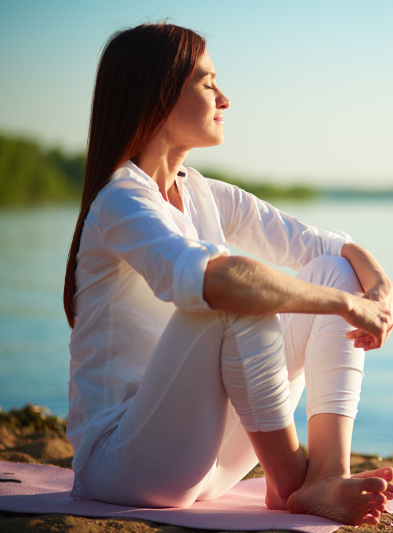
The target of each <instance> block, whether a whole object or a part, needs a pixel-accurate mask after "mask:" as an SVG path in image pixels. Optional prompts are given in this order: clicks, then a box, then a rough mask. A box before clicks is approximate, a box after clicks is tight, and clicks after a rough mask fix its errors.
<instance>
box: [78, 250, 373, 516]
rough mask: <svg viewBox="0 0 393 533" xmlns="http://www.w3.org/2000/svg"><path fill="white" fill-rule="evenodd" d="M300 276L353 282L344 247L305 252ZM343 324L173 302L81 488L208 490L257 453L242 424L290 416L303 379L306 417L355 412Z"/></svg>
mask: <svg viewBox="0 0 393 533" xmlns="http://www.w3.org/2000/svg"><path fill="white" fill-rule="evenodd" d="M298 277H299V278H300V279H302V280H305V281H310V282H312V283H316V284H319V285H324V286H329V287H335V288H337V289H341V290H345V291H347V292H350V293H353V294H361V287H360V285H359V282H358V280H357V277H356V275H355V274H354V271H353V270H352V267H351V265H350V264H349V263H348V262H347V261H346V260H345V259H343V258H341V257H330V256H327V257H321V258H318V259H314V260H313V261H311V262H310V263H309V264H308V265H307V266H306V267H305V268H304V269H303V270H302V271H301V272H300V273H299V275H298ZM350 329H351V327H350V326H349V325H348V324H347V323H346V322H345V321H344V320H343V319H342V318H340V317H338V316H333V315H305V314H283V315H280V316H278V315H269V316H265V317H257V316H237V315H232V314H227V313H224V312H221V311H208V312H204V313H190V312H185V311H182V310H177V311H176V312H175V313H174V315H173V317H172V318H171V320H170V322H169V324H168V326H167V328H166V330H165V332H164V333H163V335H162V338H161V340H160V342H159V343H158V345H157V348H156V351H155V353H154V355H153V357H152V359H151V362H150V363H149V366H148V368H147V370H146V373H145V375H144V377H143V380H142V383H141V385H140V387H139V389H138V392H137V394H136V395H135V397H134V399H133V401H132V402H131V404H130V407H129V409H128V411H127V412H126V413H125V414H124V416H123V417H122V419H121V421H120V424H119V426H118V427H117V428H115V429H114V430H112V431H111V432H110V433H108V434H106V435H105V436H104V437H103V438H102V439H101V441H100V442H99V443H97V444H96V445H95V446H94V447H93V450H92V454H91V457H90V459H89V460H88V462H87V463H86V465H85V466H84V467H83V469H82V470H81V472H80V474H79V476H80V481H81V483H82V485H83V486H84V488H85V490H86V492H87V493H88V494H89V495H90V496H91V497H92V498H95V499H98V500H102V501H106V502H109V503H117V504H123V505H130V506H144V507H187V506H189V505H191V504H192V503H193V502H194V501H195V500H198V499H199V500H206V499H215V498H217V497H219V496H220V495H222V494H224V493H225V492H227V491H228V490H229V489H230V488H231V487H232V486H233V485H235V484H236V483H237V482H238V481H240V480H241V479H242V478H243V477H244V476H245V475H246V474H247V473H248V472H249V471H250V470H251V469H252V468H253V467H254V466H255V465H256V464H257V462H258V460H257V458H256V455H255V453H254V451H253V448H252V446H251V443H250V441H249V439H248V437H247V433H246V431H245V430H247V431H273V430H277V429H282V428H284V427H287V426H288V425H289V424H290V423H291V422H292V420H293V411H294V409H295V408H296V406H297V403H298V401H299V399H300V396H301V394H302V391H303V388H304V384H305V383H306V386H307V415H308V418H310V417H312V416H313V415H315V414H320V413H336V414H340V415H345V416H348V417H352V418H355V415H356V412H357V404H358V401H359V394H360V387H361V380H362V376H363V362H364V352H363V350H362V349H355V348H354V347H353V342H352V341H350V340H347V339H345V333H346V332H347V331H349V330H350Z"/></svg>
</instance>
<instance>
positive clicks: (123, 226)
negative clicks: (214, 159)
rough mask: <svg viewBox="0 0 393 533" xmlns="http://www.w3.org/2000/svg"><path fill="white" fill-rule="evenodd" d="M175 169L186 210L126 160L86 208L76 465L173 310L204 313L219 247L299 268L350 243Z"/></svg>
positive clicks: (125, 399)
mask: <svg viewBox="0 0 393 533" xmlns="http://www.w3.org/2000/svg"><path fill="white" fill-rule="evenodd" d="M182 170H183V171H184V172H185V173H186V176H185V177H184V178H180V177H178V180H177V185H178V188H179V191H180V194H181V197H182V201H183V206H184V214H183V213H182V212H181V211H179V210H178V209H176V208H175V207H173V206H172V205H171V204H170V203H168V202H166V201H165V200H164V199H163V197H162V195H161V193H160V192H159V189H158V186H157V184H156V182H155V181H154V180H152V179H151V178H150V177H149V176H147V174H145V173H144V172H143V171H142V170H140V169H139V168H138V167H137V166H136V165H134V164H133V163H131V162H127V163H125V164H124V165H123V166H122V167H121V168H119V169H118V170H117V171H116V172H115V173H114V174H113V176H112V178H111V180H110V182H109V183H108V185H106V186H105V187H104V188H103V189H102V190H101V191H100V193H99V194H98V195H97V197H96V199H95V200H94V202H93V203H92V205H91V208H90V211H89V214H88V216H87V218H86V220H85V224H84V228H83V231H82V237H81V243H80V249H79V252H78V255H77V269H76V287H77V291H76V296H75V304H76V319H75V327H74V329H73V331H72V334H71V342H70V352H71V365H70V381H69V405H70V408H69V417H68V425H67V437H68V439H69V440H70V441H71V443H72V445H73V448H74V452H75V456H74V461H73V469H74V471H75V474H76V483H75V487H74V491H73V495H74V496H77V497H83V489H82V488H80V491H79V492H78V485H79V484H78V480H77V473H78V472H79V471H80V469H81V468H82V467H83V465H84V463H85V461H86V459H87V457H88V455H89V453H90V450H91V448H92V446H93V445H94V444H95V443H96V442H97V441H98V440H99V439H100V438H101V437H102V436H103V435H104V434H105V433H107V432H108V431H110V430H111V429H112V428H114V427H116V426H117V425H118V423H119V421H120V418H121V416H122V415H123V413H124V412H125V411H126V410H127V409H128V406H129V405H130V403H131V402H132V398H133V396H134V395H135V393H136V391H137V389H138V386H139V384H140V382H141V380H142V377H143V374H144V372H145V369H146V367H147V365H148V363H149V360H150V358H151V356H152V354H153V351H154V349H155V346H156V345H157V342H158V339H159V338H160V336H161V335H162V332H163V331H164V329H165V327H166V325H167V323H168V321H169V319H170V317H171V315H172V313H173V312H174V310H175V308H176V307H180V308H182V309H186V310H189V311H195V312H198V311H204V310H206V309H209V307H208V305H207V304H206V302H205V301H204V300H203V297H202V292H203V277H204V272H205V268H206V265H207V263H208V261H210V260H211V259H213V258H215V257H218V256H220V255H229V250H228V248H227V246H226V243H228V244H231V245H233V246H235V247H237V248H240V249H242V250H244V251H246V252H249V253H252V254H254V255H257V256H259V257H261V258H262V259H265V260H267V261H270V262H271V263H274V264H276V265H286V266H290V267H292V268H294V269H295V270H300V269H301V268H302V267H303V266H304V265H305V264H306V263H308V262H309V261H310V260H311V259H313V258H315V257H317V256H320V255H341V248H342V246H343V245H344V244H345V242H348V240H349V237H348V238H344V237H343V236H341V235H337V234H335V233H333V232H331V231H325V232H324V233H322V234H320V233H319V232H318V230H317V228H316V227H315V226H311V225H309V224H307V223H305V222H302V221H300V220H298V219H296V218H293V217H291V216H289V215H288V214H286V213H284V212H283V211H280V210H278V209H275V208H274V207H272V206H271V205H270V204H268V203H266V202H263V201H261V200H259V199H257V198H256V197H255V196H253V195H251V194H249V193H246V192H244V191H242V190H241V189H239V188H238V187H235V186H233V185H228V184H227V183H223V182H220V181H216V180H211V179H206V178H204V177H203V176H201V175H200V174H199V173H198V172H197V171H195V170H194V169H192V168H189V169H185V168H182Z"/></svg>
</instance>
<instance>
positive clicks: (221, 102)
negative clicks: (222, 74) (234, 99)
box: [216, 91, 231, 109]
mask: <svg viewBox="0 0 393 533" xmlns="http://www.w3.org/2000/svg"><path fill="white" fill-rule="evenodd" d="M216 102H217V104H216V105H217V108H218V109H228V107H230V106H231V102H230V101H229V98H227V97H226V96H225V94H224V93H222V92H221V91H220V94H219V95H218V96H217V98H216Z"/></svg>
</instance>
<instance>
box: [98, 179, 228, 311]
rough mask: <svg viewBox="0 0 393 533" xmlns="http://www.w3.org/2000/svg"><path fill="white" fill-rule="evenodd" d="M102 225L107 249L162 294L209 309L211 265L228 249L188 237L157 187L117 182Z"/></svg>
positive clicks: (189, 307) (196, 308)
mask: <svg viewBox="0 0 393 533" xmlns="http://www.w3.org/2000/svg"><path fill="white" fill-rule="evenodd" d="M98 227H99V231H100V235H101V239H102V242H103V245H104V248H105V249H106V250H107V252H108V253H109V254H110V255H112V256H114V257H116V258H117V259H120V260H124V261H126V262H127V263H128V264H129V265H130V266H131V267H132V268H133V269H134V270H135V271H136V272H138V273H139V274H140V275H141V276H143V278H144V279H145V280H146V282H147V284H148V285H149V287H150V288H151V289H152V291H153V292H154V294H155V296H156V297H157V298H159V299H160V300H163V301H165V302H173V303H174V304H175V305H176V306H178V307H181V308H182V309H185V310H189V311H204V310H206V309H209V306H208V305H207V303H206V302H205V301H204V300H203V281H204V273H205V270H206V265H207V263H208V262H209V261H210V260H211V259H214V258H215V257H218V256H220V255H229V250H228V248H227V247H226V246H224V245H215V244H211V243H207V242H204V241H201V240H197V239H193V238H189V237H187V236H184V235H183V234H182V233H181V232H180V230H179V229H178V227H177V226H176V224H175V223H174V222H173V221H172V220H171V219H170V217H169V216H168V214H167V213H165V211H164V210H163V208H162V205H160V201H159V200H158V199H157V197H156V196H155V194H154V192H152V191H150V190H147V189H146V190H145V189H137V190H136V189H128V188H122V187H118V188H113V187H112V188H111V189H109V190H108V192H107V193H106V194H105V195H104V197H103V199H102V202H101V205H100V211H99V216H98Z"/></svg>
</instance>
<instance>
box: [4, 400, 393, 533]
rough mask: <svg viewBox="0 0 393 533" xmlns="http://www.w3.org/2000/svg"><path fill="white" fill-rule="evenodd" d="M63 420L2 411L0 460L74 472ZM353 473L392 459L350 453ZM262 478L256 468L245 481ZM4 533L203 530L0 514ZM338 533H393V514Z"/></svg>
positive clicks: (35, 411) (43, 413)
mask: <svg viewBox="0 0 393 533" xmlns="http://www.w3.org/2000/svg"><path fill="white" fill-rule="evenodd" d="M65 424H66V423H65V421H64V420H62V419H59V418H57V417H54V416H51V414H50V412H49V411H48V410H46V409H45V408H39V407H33V406H32V405H28V406H26V407H24V408H23V409H18V410H15V411H10V412H8V413H0V460H1V461H12V462H19V463H42V464H52V465H56V466H61V467H64V468H71V461H72V453H73V452H72V447H71V444H70V443H69V442H68V440H67V438H66V436H65ZM351 464H352V472H353V473H356V472H361V471H362V470H370V469H374V468H379V467H381V466H393V457H388V458H382V457H378V456H377V455H375V456H370V455H359V454H355V453H354V454H352V460H351ZM260 476H263V471H262V469H261V467H260V466H257V467H256V468H254V470H252V472H250V474H249V475H248V476H247V477H260ZM0 530H1V531H2V533H21V532H24V531H32V530H34V531H40V532H53V533H55V532H56V533H62V532H67V533H68V532H71V533H79V532H80V533H82V532H83V533H101V532H104V531H105V532H109V533H112V532H124V533H126V532H136V533H159V532H160V533H161V532H162V533H192V532H194V531H195V533H197V531H200V530H193V529H189V528H182V527H177V526H168V525H160V524H156V523H152V522H147V521H142V520H133V519H129V518H126V519H111V518H108V519H102V518H85V517H79V516H69V515H32V514H16V513H7V512H0ZM338 531H339V533H344V532H352V533H356V532H357V533H372V532H376V531H389V532H390V533H393V515H392V514H389V513H383V514H382V516H381V520H380V523H379V525H378V526H364V527H358V528H354V527H352V526H344V527H342V528H340V529H339V530H338Z"/></svg>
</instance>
